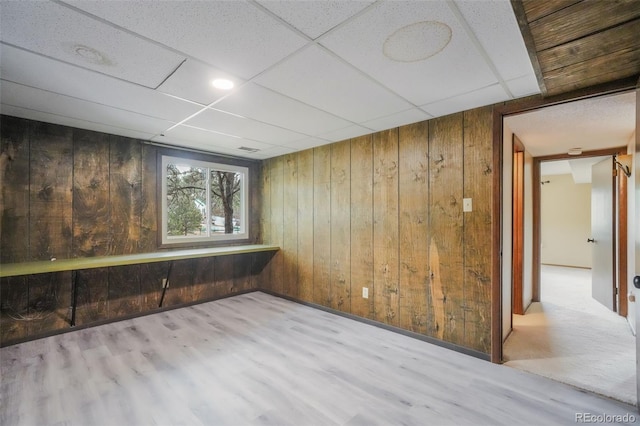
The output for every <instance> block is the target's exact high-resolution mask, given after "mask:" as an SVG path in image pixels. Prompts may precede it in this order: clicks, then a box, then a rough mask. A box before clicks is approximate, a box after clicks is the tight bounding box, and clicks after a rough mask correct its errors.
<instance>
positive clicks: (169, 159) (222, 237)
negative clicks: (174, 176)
mask: <svg viewBox="0 0 640 426" xmlns="http://www.w3.org/2000/svg"><path fill="white" fill-rule="evenodd" d="M161 163H162V171H161V180H162V199H161V203H160V209H161V212H162V215H161V216H162V224H161V229H162V231H161V232H162V245H172V244H185V243H206V242H214V241H215V242H218V241H235V240H245V239H248V238H249V203H248V197H249V169H248V168H247V167H242V166H236V165H233V164H221V163H214V162H210V161H200V160H192V159H189V158H183V157H173V156H169V155H163V156H162V162H161ZM169 164H179V165H185V166H190V167H199V168H206V169H208V170H207V189H206V191H207V217H206V219H205V223H207V224H208V226H207V228H208V229H207V233H208V235H206V236H196V237H193V236H169V235H168V222H169V211H168V210H169V209H168V207H167V166H168V165H169ZM211 169H213V170H219V171H223V172H234V173H240V174H241V175H242V177H241V179H240V232H238V233H237V234H236V233H234V234H215V233H212V232H211V211H210V207H211V206H210V204H211V203H210V202H209V197H210V194H211V188H210V186H209V185H210V183H209V182H210V176H211Z"/></svg>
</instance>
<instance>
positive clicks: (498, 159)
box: [491, 107, 503, 363]
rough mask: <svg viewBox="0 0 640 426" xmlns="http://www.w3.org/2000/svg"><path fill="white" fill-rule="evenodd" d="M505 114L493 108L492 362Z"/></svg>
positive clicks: (496, 337)
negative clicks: (503, 118)
mask: <svg viewBox="0 0 640 426" xmlns="http://www.w3.org/2000/svg"><path fill="white" fill-rule="evenodd" d="M502 136H503V124H502V114H501V113H500V112H499V111H498V110H497V109H496V108H495V107H494V108H493V161H492V162H493V200H492V206H491V231H492V232H491V234H492V248H491V260H492V262H491V362H494V363H501V362H502V343H503V342H502V210H501V209H502V198H503V187H502V177H503V171H502V155H503V152H502V148H503V146H502Z"/></svg>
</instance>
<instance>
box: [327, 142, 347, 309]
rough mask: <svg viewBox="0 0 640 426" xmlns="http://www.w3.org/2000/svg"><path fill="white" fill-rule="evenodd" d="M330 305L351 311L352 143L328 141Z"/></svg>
mask: <svg viewBox="0 0 640 426" xmlns="http://www.w3.org/2000/svg"><path fill="white" fill-rule="evenodd" d="M330 204H331V285H330V292H331V307H332V308H333V309H337V310H340V311H344V312H351V142H350V141H349V140H346V141H343V142H339V143H334V144H331V203H330Z"/></svg>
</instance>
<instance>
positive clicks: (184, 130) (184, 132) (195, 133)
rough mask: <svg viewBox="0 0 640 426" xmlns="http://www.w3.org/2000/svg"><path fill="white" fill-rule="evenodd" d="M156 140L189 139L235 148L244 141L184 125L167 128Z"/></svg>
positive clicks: (198, 142) (194, 141) (204, 143)
mask: <svg viewBox="0 0 640 426" xmlns="http://www.w3.org/2000/svg"><path fill="white" fill-rule="evenodd" d="M154 140H157V141H160V142H171V141H189V142H193V143H196V144H199V145H220V146H224V147H227V148H235V147H236V146H237V145H238V144H240V143H242V141H243V139H242V138H239V137H233V136H230V135H226V134H222V133H216V132H211V131H208V130H204V129H200V128H195V127H189V126H184V125H180V126H177V127H175V128H173V129H171V130H166V131H164V132H162V135H160V136H157V137H155V138H154Z"/></svg>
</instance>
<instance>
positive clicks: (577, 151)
mask: <svg viewBox="0 0 640 426" xmlns="http://www.w3.org/2000/svg"><path fill="white" fill-rule="evenodd" d="M567 154H569V155H582V148H571V149H570V150H569V151H567Z"/></svg>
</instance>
